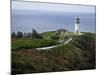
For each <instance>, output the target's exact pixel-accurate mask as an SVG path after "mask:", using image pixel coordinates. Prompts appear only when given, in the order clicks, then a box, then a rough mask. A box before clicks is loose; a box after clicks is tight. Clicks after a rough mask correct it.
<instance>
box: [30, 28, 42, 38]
mask: <svg viewBox="0 0 100 75" xmlns="http://www.w3.org/2000/svg"><path fill="white" fill-rule="evenodd" d="M32 38H37V39H42V38H43V36H42V35H41V34H39V33H37V31H36V30H35V29H32Z"/></svg>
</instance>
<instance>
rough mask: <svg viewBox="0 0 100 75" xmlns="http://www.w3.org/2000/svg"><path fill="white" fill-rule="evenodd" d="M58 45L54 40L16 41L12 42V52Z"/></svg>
mask: <svg viewBox="0 0 100 75" xmlns="http://www.w3.org/2000/svg"><path fill="white" fill-rule="evenodd" d="M55 44H57V42H56V41H54V40H52V39H48V40H47V39H16V40H13V41H12V50H20V49H31V48H40V47H46V46H52V45H55Z"/></svg>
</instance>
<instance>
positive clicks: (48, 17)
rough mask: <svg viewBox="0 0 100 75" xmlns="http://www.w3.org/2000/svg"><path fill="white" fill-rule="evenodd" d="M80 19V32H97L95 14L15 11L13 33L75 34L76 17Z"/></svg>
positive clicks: (12, 23)
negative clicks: (60, 32)
mask: <svg viewBox="0 0 100 75" xmlns="http://www.w3.org/2000/svg"><path fill="white" fill-rule="evenodd" d="M76 16H79V17H80V32H93V33H95V31H96V22H95V19H96V18H95V13H77V12H54V13H53V12H50V11H45V12H44V11H21V10H13V11H12V15H11V32H17V31H21V32H31V31H32V28H34V29H35V30H36V31H37V32H39V33H42V32H47V31H55V30H57V29H62V28H63V29H66V30H68V31H71V32H74V30H75V17H76Z"/></svg>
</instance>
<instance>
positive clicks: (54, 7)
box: [12, 1, 95, 13]
mask: <svg viewBox="0 0 100 75" xmlns="http://www.w3.org/2000/svg"><path fill="white" fill-rule="evenodd" d="M12 9H15V10H42V11H45V10H46V11H57V12H58V11H60V12H84V13H89V12H91V13H94V12H95V10H94V9H95V7H94V6H83V5H74V6H73V5H68V4H66V5H65V4H51V3H50V4H49V3H48V4H45V3H35V2H21V1H12Z"/></svg>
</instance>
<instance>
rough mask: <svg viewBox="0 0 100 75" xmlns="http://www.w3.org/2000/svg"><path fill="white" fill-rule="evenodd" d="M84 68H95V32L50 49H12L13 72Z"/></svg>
mask: <svg viewBox="0 0 100 75" xmlns="http://www.w3.org/2000/svg"><path fill="white" fill-rule="evenodd" d="M26 46H27V45H26ZM84 69H95V34H91V33H86V34H83V35H80V36H73V40H72V41H71V42H69V43H68V44H66V45H62V46H58V47H56V48H53V49H49V50H44V51H37V50H36V49H27V50H25V49H23V50H19V51H18V50H16V51H12V73H13V74H21V73H38V72H54V71H70V70H84Z"/></svg>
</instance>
